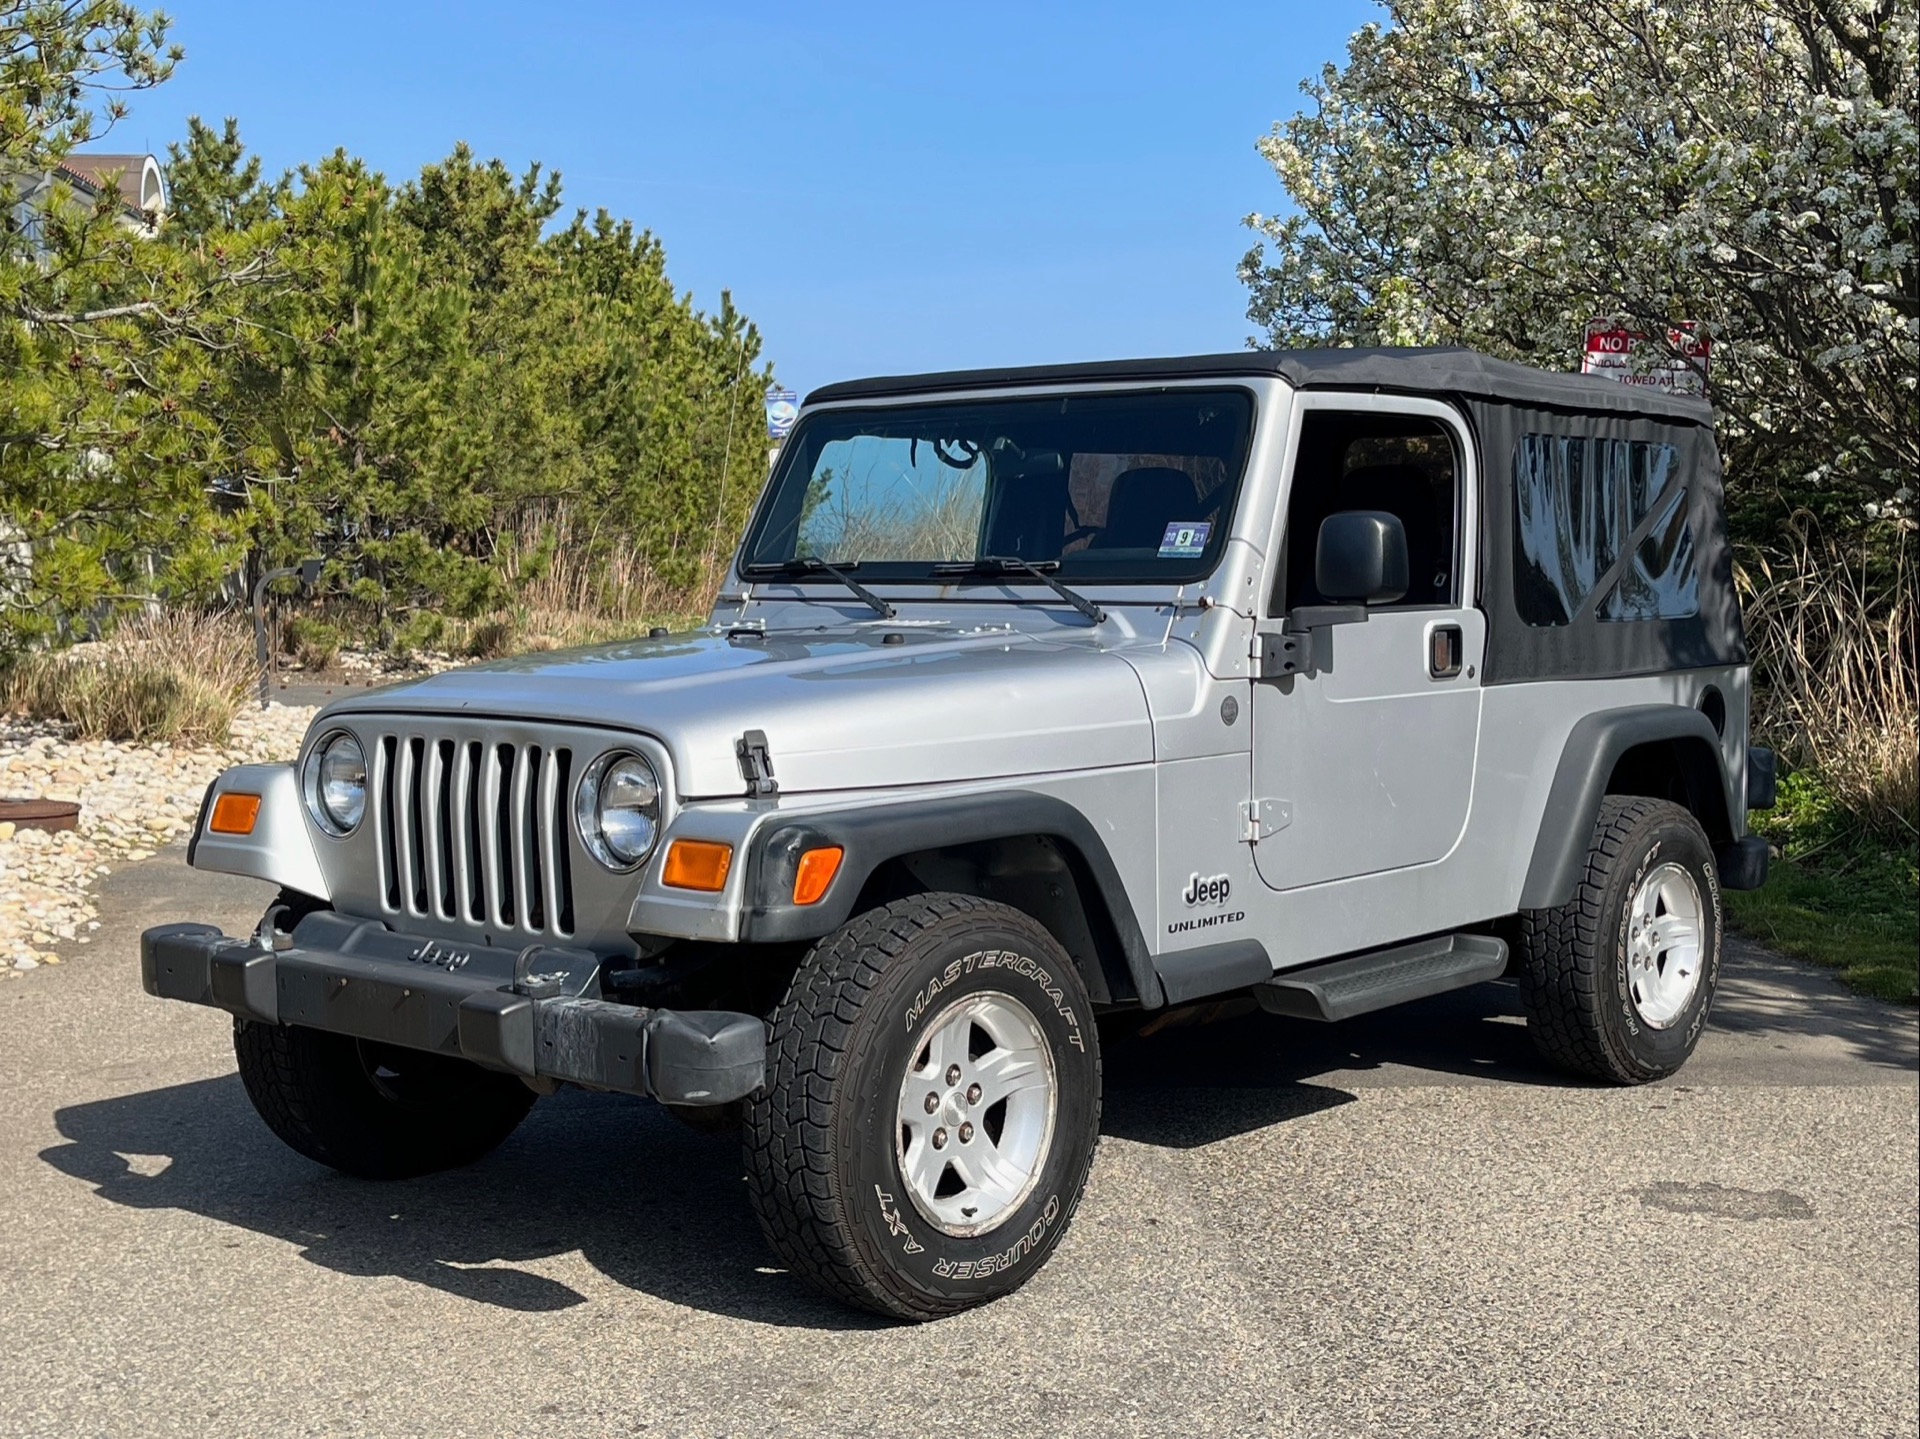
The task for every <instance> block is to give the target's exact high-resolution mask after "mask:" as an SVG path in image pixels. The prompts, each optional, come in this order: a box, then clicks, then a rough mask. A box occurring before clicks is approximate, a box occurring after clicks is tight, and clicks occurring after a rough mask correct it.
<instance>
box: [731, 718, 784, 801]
mask: <svg viewBox="0 0 1920 1439" xmlns="http://www.w3.org/2000/svg"><path fill="white" fill-rule="evenodd" d="M733 752H734V755H735V756H736V757H737V758H738V759H739V761H740V777H741V778H742V779H744V780H745V781H746V782H747V796H748V798H750V799H760V798H763V797H764V796H766V795H770V794H778V793H780V782H779V781H778V780H776V779H775V778H774V777H773V754H772V752H771V751H770V750H769V749H768V748H767V735H766V731H765V730H757V729H750V730H748V731H747V732H746V733H745V734H743V735H741V736H740V738H739V739H737V740H735V741H734V742H733Z"/></svg>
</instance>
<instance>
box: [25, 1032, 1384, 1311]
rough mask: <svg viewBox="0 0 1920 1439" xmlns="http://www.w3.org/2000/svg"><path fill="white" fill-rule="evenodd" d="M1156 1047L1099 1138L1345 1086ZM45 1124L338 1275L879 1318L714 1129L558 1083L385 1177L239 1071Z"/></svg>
mask: <svg viewBox="0 0 1920 1439" xmlns="http://www.w3.org/2000/svg"><path fill="white" fill-rule="evenodd" d="M1274 1022H1275V1023H1284V1022H1283V1021H1274ZM1194 1033H1195V1034H1196V1035H1197V1034H1200V1033H1204V1032H1199V1031H1197V1032H1194ZM1165 1039H1166V1040H1167V1041H1171V1042H1176V1043H1191V1042H1193V1041H1192V1040H1191V1039H1186V1038H1184V1037H1182V1036H1166V1037H1165ZM1159 1042H1160V1041H1158V1040H1151V1039H1150V1040H1146V1041H1139V1042H1136V1043H1135V1044H1133V1045H1130V1046H1123V1048H1127V1049H1133V1050H1137V1051H1138V1052H1139V1057H1138V1058H1129V1057H1128V1056H1127V1055H1125V1054H1123V1055H1121V1056H1120V1058H1119V1062H1118V1064H1117V1066H1115V1067H1113V1068H1111V1069H1110V1071H1109V1072H1110V1074H1112V1075H1113V1078H1114V1083H1115V1086H1116V1088H1115V1089H1114V1091H1113V1092H1112V1093H1111V1094H1110V1097H1109V1102H1108V1108H1107V1114H1108V1121H1107V1122H1106V1123H1104V1124H1103V1125H1102V1129H1103V1131H1104V1132H1105V1133H1107V1134H1109V1135H1113V1136H1114V1137H1117V1138H1125V1139H1130V1140H1134V1141H1137V1142H1142V1143H1149V1144H1155V1145H1161V1146H1165V1147H1169V1148H1180V1149H1184V1148H1192V1147H1195V1146H1197V1145H1201V1144H1207V1143H1211V1142H1213V1141H1215V1140H1217V1139H1222V1138H1226V1137H1229V1136H1231V1135H1233V1134H1241V1133H1246V1132H1248V1131H1251V1130H1254V1129H1260V1128H1265V1127H1268V1126H1270V1125H1273V1124H1278V1123H1283V1122H1285V1121H1287V1120H1290V1119H1296V1118H1302V1117H1305V1116H1308V1115H1311V1114H1316V1113H1319V1112H1321V1111H1323V1110H1325V1109H1327V1108H1329V1107H1332V1106H1334V1105H1338V1104H1343V1103H1346V1102H1348V1101H1350V1100H1351V1099H1352V1097H1353V1096H1351V1095H1349V1094H1346V1093H1344V1092H1342V1091H1340V1090H1337V1089H1332V1088H1328V1087H1325V1086H1320V1085H1312V1084H1303V1083H1300V1082H1298V1079H1297V1078H1296V1077H1295V1075H1294V1073H1293V1072H1292V1071H1295V1070H1299V1069H1301V1067H1302V1066H1301V1065H1300V1064H1299V1062H1298V1061H1297V1059H1296V1060H1294V1061H1292V1062H1289V1063H1285V1064H1281V1065H1279V1066H1278V1067H1273V1066H1272V1065H1271V1063H1270V1061H1271V1059H1272V1057H1273V1056H1272V1054H1271V1049H1272V1043H1273V1041H1272V1040H1271V1039H1270V1038H1269V1037H1266V1036H1262V1035H1260V1034H1258V1033H1253V1034H1248V1035H1245V1036H1242V1037H1240V1038H1238V1039H1236V1040H1235V1041H1234V1042H1233V1044H1232V1045H1231V1046H1228V1047H1229V1048H1234V1049H1244V1050H1246V1051H1248V1052H1247V1053H1246V1054H1243V1055H1241V1056H1240V1062H1241V1063H1243V1064H1244V1065H1246V1066H1249V1067H1248V1068H1245V1069H1241V1070H1236V1069H1235V1068H1234V1067H1233V1064H1232V1063H1231V1062H1226V1061H1223V1060H1222V1059H1221V1058H1220V1057H1219V1056H1217V1055H1216V1056H1215V1059H1214V1062H1213V1068H1211V1069H1207V1068H1206V1067H1205V1066H1202V1065H1199V1064H1195V1063H1193V1062H1192V1061H1189V1060H1186V1059H1182V1060H1179V1061H1172V1060H1169V1061H1168V1062H1169V1063H1174V1064H1176V1065H1177V1067H1178V1071H1179V1081H1178V1082H1177V1083H1170V1082H1169V1081H1168V1079H1167V1073H1168V1071H1166V1070H1163V1069H1159V1065H1160V1059H1159V1057H1158V1054H1157V1052H1156V1051H1154V1050H1153V1049H1151V1048H1150V1047H1151V1046H1155V1045H1156V1044H1157V1043H1159ZM1203 1044H1204V1041H1203ZM1255 1051H1259V1052H1258V1053H1256V1052H1255ZM1143 1064H1144V1067H1143ZM1306 1067H1307V1068H1311V1065H1309V1066H1306ZM1155 1070H1158V1071H1159V1072H1158V1074H1157V1075H1156V1074H1155V1073H1154V1072H1153V1071H1155ZM1209 1084H1214V1085H1217V1086H1218V1092H1216V1093H1213V1094H1210V1095H1208V1096H1206V1097H1205V1098H1204V1099H1197V1098H1196V1096H1195V1092H1194V1091H1195V1088H1196V1087H1200V1086H1207V1085H1209ZM54 1120H55V1123H56V1125H57V1126H58V1128H59V1132H60V1134H61V1136H62V1138H63V1139H64V1141H65V1142H64V1143H61V1144H57V1145H54V1146H52V1147H50V1148H48V1149H45V1150H43V1151H42V1152H41V1156H40V1157H41V1158H42V1159H44V1160H45V1161H46V1162H47V1163H48V1164H50V1165H52V1166H53V1167H54V1168H55V1169H57V1170H59V1171H60V1172H62V1173H64V1174H67V1175H70V1176H72V1177H73V1178H75V1179H78V1180H81V1181H83V1182H85V1183H87V1184H89V1185H92V1186H93V1189H94V1193H95V1194H97V1195H99V1196H100V1197H101V1198H103V1199H107V1200H111V1201H112V1202H114V1203H116V1204H122V1205H126V1206H128V1207H129V1208H133V1209H152V1210H167V1209H174V1210H180V1211H183V1212H185V1213H189V1214H197V1215H201V1216H203V1217H205V1218H208V1219H213V1220H217V1221H219V1222H221V1223H223V1224H230V1225H234V1226H237V1227H239V1228H242V1229H247V1230H251V1231H253V1232H254V1233H257V1234H261V1235H265V1236H268V1237H270V1238H273V1239H277V1240H280V1241H282V1242H283V1243H286V1244H290V1245H293V1246H295V1248H296V1249H297V1250H298V1251H299V1253H300V1257H301V1258H303V1259H306V1260H308V1261H309V1262H311V1263H313V1264H318V1265H321V1266H323V1267H324V1268H327V1269H330V1270H333V1271H335V1272H336V1273H340V1274H348V1275H356V1276H364V1277H379V1276H390V1277H394V1278H400V1279H406V1280H410V1281H412V1282H414V1283H417V1284H424V1285H426V1286H428V1287H430V1288H433V1289H437V1290H440V1291H442V1292H444V1293H447V1294H451V1295H455V1296H458V1297H460V1298H464V1299H469V1300H472V1301H473V1302H475V1303H480V1304H490V1305H494V1306H496V1307H498V1308H502V1309H508V1310H519V1311H524V1312H550V1311H554V1310H561V1309H567V1308H570V1307H572V1306H574V1305H578V1304H582V1303H585V1302H586V1296H584V1295H582V1294H581V1293H580V1292H579V1291H578V1290H576V1289H574V1288H573V1287H572V1286H570V1285H568V1284H566V1283H564V1282H562V1281H560V1280H557V1279H554V1278H551V1277H549V1276H547V1275H543V1274H540V1273H537V1272H534V1270H533V1269H532V1268H530V1267H526V1266H530V1265H533V1264H537V1263H538V1262H539V1261H541V1260H544V1259H547V1258H551V1257H554V1256H559V1255H566V1254H570V1253H572V1252H574V1251H576V1250H577V1251H579V1252H580V1254H581V1255H582V1256H583V1257H584V1258H585V1259H586V1260H587V1262H588V1263H590V1264H592V1265H593V1266H594V1267H595V1268H596V1269H598V1270H599V1271H600V1272H601V1273H603V1274H604V1275H606V1276H607V1277H608V1278H610V1279H612V1280H613V1281H614V1282H615V1283H618V1284H621V1285H623V1286H626V1287H627V1288H631V1289H634V1290H638V1291H641V1292H644V1293H647V1294H651V1295H654V1296H656V1297H658V1298H661V1299H665V1300H668V1301H670V1302H672V1303H676V1304H684V1305H687V1306H689V1307H692V1308H697V1309H702V1310H706V1311H710V1312H714V1313H723V1314H727V1315H732V1316H736V1317H740V1318H745V1319H750V1320H754V1321H757V1322H760V1323H767V1324H777V1325H790V1326H797V1327H804V1328H813V1329H837V1330H844V1329H857V1328H863V1327H885V1325H884V1321H881V1320H878V1319H869V1318H867V1317H865V1316H862V1315H859V1314H856V1313H853V1312H851V1311H848V1310H846V1309H844V1308H842V1307H840V1306H839V1305H836V1304H833V1303H831V1302H830V1301H828V1300H825V1299H823V1298H820V1297H819V1296H817V1295H816V1294H815V1293H814V1292H813V1291H812V1290H811V1289H810V1288H808V1287H807V1286H806V1285H805V1284H803V1283H802V1282H801V1281H800V1280H798V1279H795V1278H794V1277H792V1276H791V1275H789V1274H787V1273H786V1272H785V1271H784V1270H781V1269H779V1268H777V1267H775V1261H774V1259H773V1256H772V1254H771V1252H770V1251H769V1250H768V1249H767V1247H766V1245H765V1243H764V1242H763V1240H762V1239H761V1236H760V1231H759V1226H758V1225H757V1224H756V1223H755V1222H754V1218H753V1214H752V1210H751V1208H750V1206H749V1203H748V1199H747V1193H746V1183H745V1180H744V1178H743V1177H742V1173H741V1166H740V1159H739V1147H738V1142H737V1141H736V1140H735V1139H734V1138H733V1137H732V1136H731V1135H729V1136H726V1137H713V1136H707V1135H701V1134H697V1133H695V1132H693V1131H692V1130H690V1129H688V1128H687V1127H686V1126H684V1125H683V1124H681V1123H680V1122H679V1121H678V1120H675V1119H674V1118H672V1117H671V1116H670V1115H668V1114H666V1113H665V1112H664V1111H662V1110H660V1109H658V1108H657V1107H655V1106H653V1105H651V1104H648V1103H646V1102H645V1101H641V1100H635V1099H628V1098H625V1097H623V1096H619V1095H604V1094H587V1093H583V1092H580V1091H574V1090H567V1091H562V1092H561V1093H560V1094H558V1095H555V1096H553V1097H552V1098H549V1099H543V1100H542V1101H540V1103H539V1104H537V1105H536V1106H535V1107H534V1110H533V1112H532V1114H531V1115H530V1116H529V1118H528V1120H527V1122H526V1123H525V1124H523V1125H522V1126H521V1127H520V1129H519V1130H518V1131H516V1132H515V1133H514V1135H513V1136H512V1137H511V1138H509V1139H508V1140H507V1142H506V1143H505V1144H503V1145H502V1146H501V1147H500V1148H499V1149H498V1150H496V1151H495V1152H494V1153H493V1154H491V1155H489V1156H488V1157H487V1158H485V1159H483V1160H481V1161H480V1162H479V1163H477V1164H474V1165H471V1166H469V1167H467V1168H465V1169H461V1170H456V1171H453V1172H451V1173H447V1174H439V1175H430V1176H428V1177H426V1178H422V1179H417V1180H407V1181H399V1182H395V1183H390V1184H375V1183H369V1182H366V1181H361V1180H355V1179H350V1178H347V1177H345V1176H342V1175H339V1174H335V1173H333V1172H331V1171H329V1170H326V1169H324V1168H322V1167H321V1166H319V1165H316V1164H313V1163H311V1162H309V1161H308V1160H305V1159H303V1158H301V1157H300V1156H298V1155H296V1154H294V1153H293V1152H292V1151H290V1150H288V1149H287V1148H285V1147H284V1146H283V1145H282V1144H281V1143H280V1142H279V1140H277V1139H275V1138H274V1137H273V1136H272V1134H270V1133H269V1132H268V1131H267V1129H266V1127H265V1126H264V1125H263V1124H262V1123H261V1122H260V1120H259V1118H258V1117H257V1116H256V1115H255V1114H254V1112H253V1109H252V1106H251V1105H250V1104H249V1103H248V1101H247V1097H246V1093H245V1091H244V1090H243V1089H242V1087H241V1084H240V1080H239V1077H238V1076H237V1075H227V1076H224V1077H221V1078H218V1079H204V1080H198V1081H195V1082H193V1083H189V1084H179V1085H173V1086H170V1087H168V1088H164V1089H154V1090H148V1091H146V1092H144V1093H138V1094H128V1095H123V1096H120V1097H118V1098H114V1099H103V1100H98V1101H95V1102H92V1103H87V1104H75V1105H70V1106H67V1107H66V1108H63V1109H60V1110H58V1111H57V1112H56V1113H55V1116H54Z"/></svg>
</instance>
